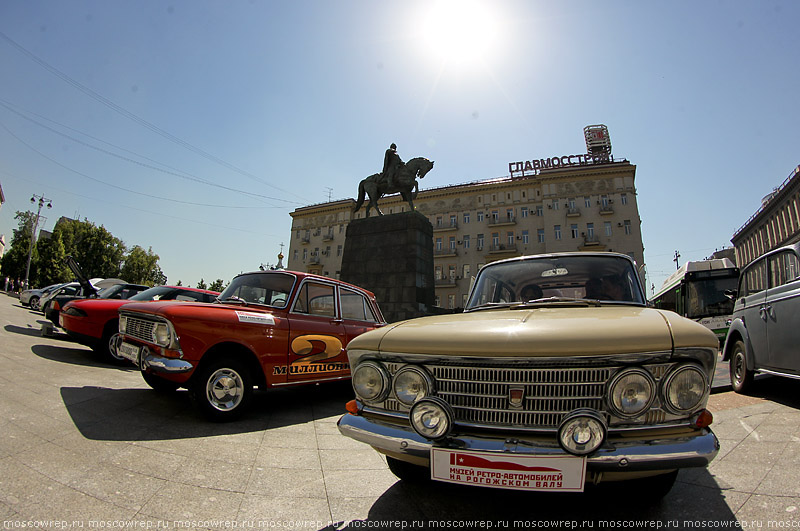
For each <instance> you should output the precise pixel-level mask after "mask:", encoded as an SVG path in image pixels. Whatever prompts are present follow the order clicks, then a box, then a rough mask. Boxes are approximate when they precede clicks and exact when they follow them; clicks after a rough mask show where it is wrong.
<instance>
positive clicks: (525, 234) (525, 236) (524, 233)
mask: <svg viewBox="0 0 800 531" xmlns="http://www.w3.org/2000/svg"><path fill="white" fill-rule="evenodd" d="M528 240H529V238H528V231H527V230H524V231H522V243H523V244H525V245H528Z"/></svg>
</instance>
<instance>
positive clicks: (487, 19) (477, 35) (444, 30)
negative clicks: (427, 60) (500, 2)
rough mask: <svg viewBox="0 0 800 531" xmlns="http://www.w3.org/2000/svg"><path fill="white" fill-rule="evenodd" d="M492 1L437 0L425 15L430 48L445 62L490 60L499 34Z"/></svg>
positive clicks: (423, 36) (423, 28) (424, 37)
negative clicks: (492, 9)
mask: <svg viewBox="0 0 800 531" xmlns="http://www.w3.org/2000/svg"><path fill="white" fill-rule="evenodd" d="M491 5H492V4H491V3H490V2H483V1H480V0H439V1H437V2H435V3H434V4H433V5H432V6H430V8H429V11H428V12H427V13H426V14H425V16H424V23H423V27H422V39H423V42H424V43H425V48H426V51H427V52H429V53H431V54H432V55H433V58H435V59H437V60H439V61H441V62H444V63H449V64H455V65H469V64H473V63H475V62H480V61H483V60H486V59H487V58H488V57H489V55H490V52H491V51H492V48H493V45H494V43H495V40H496V36H497V35H496V33H497V23H496V20H495V14H494V13H493V12H492V11H491Z"/></svg>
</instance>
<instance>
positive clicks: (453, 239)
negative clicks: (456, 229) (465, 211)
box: [449, 236, 456, 252]
mask: <svg viewBox="0 0 800 531" xmlns="http://www.w3.org/2000/svg"><path fill="white" fill-rule="evenodd" d="M449 243H450V250H451V251H453V252H456V237H455V236H450V242H449Z"/></svg>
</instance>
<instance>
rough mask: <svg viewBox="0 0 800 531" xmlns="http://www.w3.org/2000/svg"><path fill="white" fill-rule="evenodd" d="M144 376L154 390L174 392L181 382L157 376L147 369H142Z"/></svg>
mask: <svg viewBox="0 0 800 531" xmlns="http://www.w3.org/2000/svg"><path fill="white" fill-rule="evenodd" d="M142 378H144V381H145V382H146V383H147V385H149V386H150V387H152V388H153V390H154V391H158V392H159V393H172V392H173V391H177V390H178V387H180V384H178V383H176V382H173V381H170V380H165V379H164V378H162V377H160V376H156V375H155V374H151V373H149V372H146V371H142Z"/></svg>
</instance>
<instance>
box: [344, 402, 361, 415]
mask: <svg viewBox="0 0 800 531" xmlns="http://www.w3.org/2000/svg"><path fill="white" fill-rule="evenodd" d="M344 408H345V409H346V410H347V412H348V413H350V414H351V415H358V413H359V411H358V401H357V400H351V401H350V402H348V403H347V404H345V406H344Z"/></svg>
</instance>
